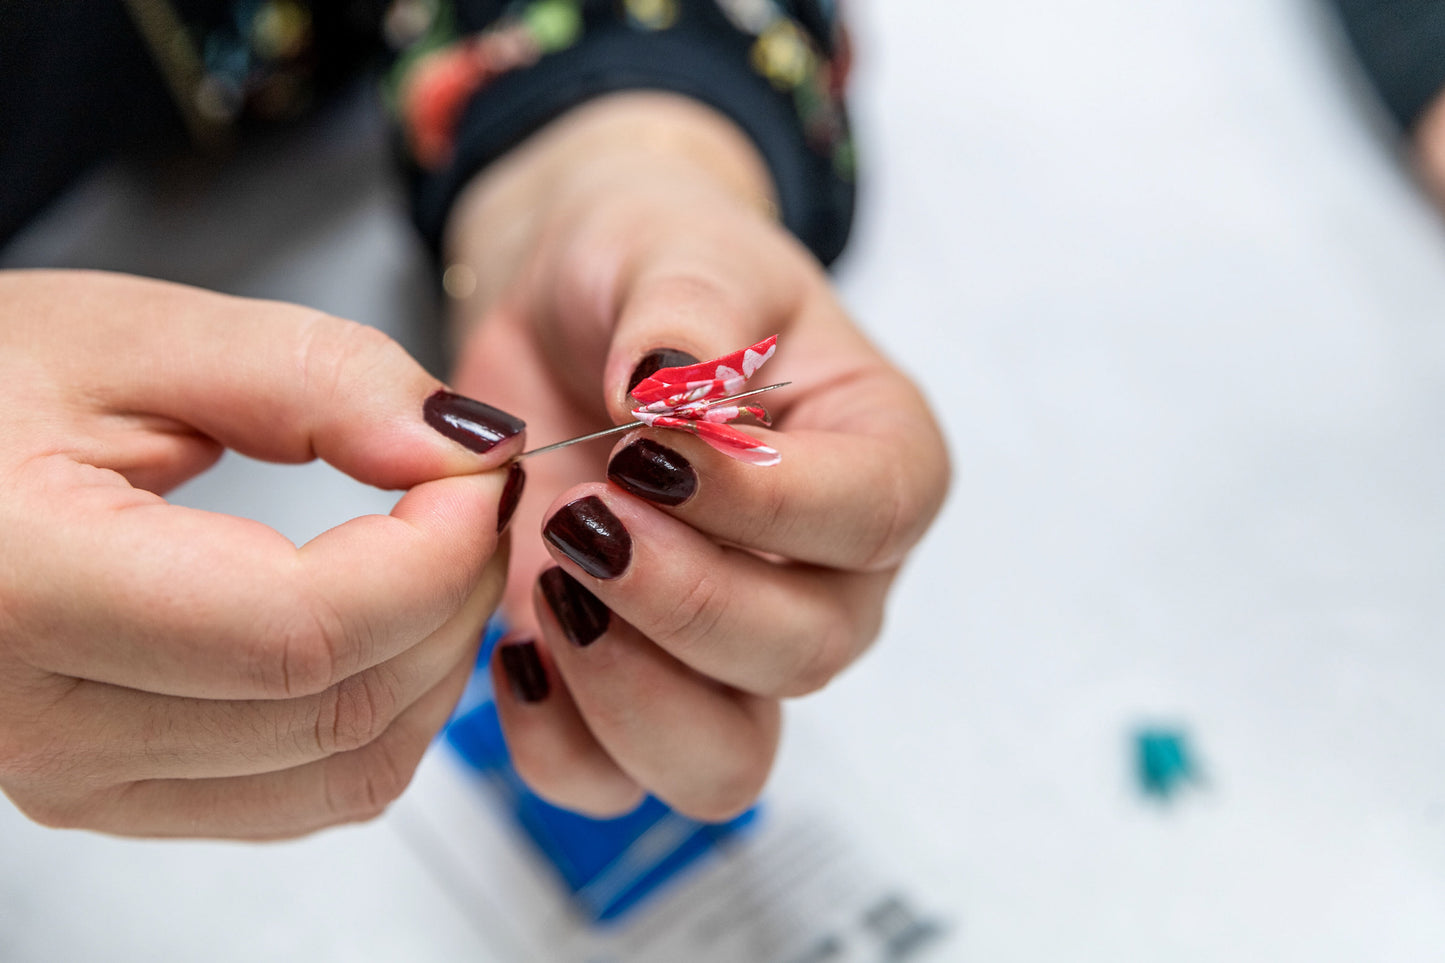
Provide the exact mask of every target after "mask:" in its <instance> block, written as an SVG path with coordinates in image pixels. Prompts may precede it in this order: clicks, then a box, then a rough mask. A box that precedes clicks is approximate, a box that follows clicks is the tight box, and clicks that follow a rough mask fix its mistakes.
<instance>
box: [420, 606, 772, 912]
mask: <svg viewBox="0 0 1445 963" xmlns="http://www.w3.org/2000/svg"><path fill="white" fill-rule="evenodd" d="M501 635H502V631H501V630H500V628H499V627H498V626H495V625H492V626H488V630H487V635H486V638H485V640H484V644H483V646H482V652H481V656H480V657H479V658H478V660H477V671H476V673H475V675H474V677H473V688H472V690H471V691H470V693H469V696H468V697H464V699H463V703H462V709H461V710H460V711H459V712H458V714H457V715H456V716H455V717H453V719H452V721H451V723H450V724H449V725H448V726H447V728H446V730H445V738H446V740H447V742H448V743H449V744H450V745H451V747H452V748H453V749H454V750H456V752H457V754H458V755H459V756H460V757H461V758H462V759H463V760H464V761H465V762H466V763H467V765H469V766H470V767H471V768H472V769H474V770H475V771H476V772H477V773H478V774H480V775H481V776H483V777H484V778H485V781H486V784H487V786H488V787H489V788H490V789H491V790H492V791H493V792H494V793H495V794H496V796H497V798H498V800H499V802H500V803H501V804H502V808H503V809H504V810H505V811H506V812H507V813H508V814H509V815H510V816H511V817H512V818H513V819H514V820H515V823H516V827H517V828H518V829H520V830H521V831H522V833H523V834H524V835H525V836H526V837H527V838H528V839H529V840H530V841H531V842H532V844H533V845H534V846H536V848H537V849H538V850H539V851H540V852H541V854H542V855H543V856H544V857H545V858H546V860H547V862H548V863H549V864H551V866H552V868H553V869H555V870H556V872H557V875H558V876H559V877H560V879H561V881H562V883H563V884H564V885H565V887H566V888H567V891H568V893H569V894H570V895H571V897H572V900H573V902H574V903H575V905H576V906H577V908H578V910H579V911H581V912H582V913H583V914H584V915H585V916H586V917H587V918H588V919H591V920H593V921H595V922H610V921H616V920H618V919H620V918H621V917H623V916H625V915H626V914H627V912H628V911H629V910H630V909H632V908H633V907H635V906H636V905H638V904H639V903H641V902H642V901H644V900H646V899H647V898H648V897H649V896H653V895H655V894H658V893H660V892H662V891H665V890H666V889H667V888H668V886H669V884H670V883H672V882H673V881H675V880H676V879H677V878H678V877H679V876H680V875H682V874H683V872H684V870H686V869H688V868H689V867H691V866H693V864H695V863H697V862H698V861H700V860H702V859H703V858H704V857H706V856H707V855H708V854H709V853H711V852H712V851H713V850H715V849H716V848H717V847H718V846H719V845H720V844H722V843H723V842H724V841H725V840H727V839H728V838H729V837H731V836H734V835H735V834H737V833H738V832H739V831H741V830H743V829H744V828H745V827H747V826H748V825H749V824H751V823H752V822H753V821H754V820H755V819H756V818H757V815H758V810H757V808H753V809H750V810H748V811H747V812H745V813H743V814H742V815H741V816H738V817H736V818H735V819H732V820H730V821H729V822H725V823H703V822H698V821H697V820H694V819H689V818H688V817H686V816H683V815H680V814H679V813H676V812H674V811H673V810H671V809H669V808H668V807H667V806H666V805H665V804H663V803H662V802H660V801H659V800H657V799H655V798H653V797H651V796H649V797H647V799H645V800H644V801H643V802H642V804H641V805H640V806H638V807H637V808H636V809H635V810H633V811H632V812H630V813H628V814H626V815H624V816H620V817H618V818H616V819H592V818H590V817H587V816H580V815H578V814H576V813H573V812H569V811H567V810H565V809H560V808H558V807H557V806H553V805H552V804H550V803H548V802H546V801H545V800H543V799H542V798H541V797H539V796H537V795H536V794H535V793H533V792H532V791H531V790H530V789H528V788H527V786H526V784H525V783H523V782H522V780H521V777H519V776H518V775H517V771H516V769H514V768H513V766H512V760H511V756H510V755H509V754H508V752H507V746H506V742H505V741H504V740H503V738H502V727H501V721H500V719H499V718H498V715H497V706H496V703H495V702H493V701H492V698H491V686H490V676H489V673H488V672H487V665H488V663H489V662H490V659H491V652H492V649H493V647H494V646H495V645H496V642H497V640H498V639H499V638H500V637H501Z"/></svg>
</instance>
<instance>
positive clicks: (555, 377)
mask: <svg viewBox="0 0 1445 963" xmlns="http://www.w3.org/2000/svg"><path fill="white" fill-rule="evenodd" d="M770 193H771V187H770V184H769V182H768V180H767V175H766V172H765V169H764V167H763V165H762V163H761V161H760V160H759V159H758V158H757V156H756V155H755V154H754V152H753V148H752V146H751V144H750V143H749V142H748V141H747V140H746V139H745V137H744V136H743V135H742V134H741V133H740V132H738V131H737V130H736V129H734V128H733V127H732V126H731V124H730V123H729V122H727V121H726V120H724V119H723V118H721V117H719V116H718V115H716V114H713V113H712V112H711V111H710V110H708V109H707V108H705V107H702V106H699V105H697V104H694V103H692V102H690V101H687V100H683V99H681V98H677V97H673V96H671V95H662V94H651V93H635V94H621V95H615V96H612V97H607V98H602V99H600V100H597V101H593V102H591V103H590V104H588V105H585V106H584V107H581V108H579V109H577V110H575V111H573V112H572V113H571V114H569V115H567V116H566V117H564V118H562V119H560V120H558V121H556V122H554V124H553V125H551V127H549V128H548V129H546V130H544V131H543V132H541V133H539V134H538V135H536V136H535V137H534V138H533V139H532V140H531V141H529V142H528V143H527V144H526V145H524V146H523V147H522V148H520V149H519V150H518V151H517V152H515V153H514V154H513V155H512V156H510V157H509V158H506V159H504V160H503V162H502V163H500V164H498V165H494V167H493V168H491V169H490V170H488V171H487V172H485V173H484V174H483V175H482V177H481V178H480V179H479V181H478V183H477V184H475V185H474V186H473V187H472V188H471V189H469V192H468V194H467V195H466V196H465V197H464V198H463V199H462V201H461V202H460V203H459V205H458V208H457V210H456V212H455V213H454V215H453V222H452V225H451V228H450V236H451V245H450V246H451V251H452V257H451V258H450V260H451V262H452V263H459V264H463V265H466V266H467V267H468V268H470V269H471V270H472V271H474V272H475V276H476V278H477V280H478V284H477V290H476V293H475V294H474V295H473V296H472V297H471V298H470V299H467V300H464V301H463V302H462V303H461V304H460V305H459V307H458V312H457V322H458V323H457V330H456V333H457V339H458V347H459V357H458V364H457V369H456V373H455V377H454V379H453V382H454V384H455V385H456V387H457V390H459V391H462V392H466V391H467V390H468V389H469V388H473V387H476V386H482V385H484V386H485V389H486V397H487V398H488V399H489V400H491V401H494V402H496V403H497V404H500V405H502V406H503V407H506V408H508V409H510V410H513V411H517V412H519V413H521V414H522V415H523V416H524V417H526V419H527V421H528V423H529V426H530V429H531V430H530V437H531V439H532V440H533V444H534V445H544V444H548V443H550V442H552V441H557V440H561V439H563V438H569V437H572V436H574V435H578V434H582V433H585V432H588V431H595V430H597V429H599V428H605V427H608V426H611V425H613V424H621V423H624V422H626V421H629V420H631V416H630V415H629V414H628V405H627V403H626V401H625V396H626V393H627V391H628V388H629V384H630V378H631V376H633V373H634V369H636V368H638V366H639V363H640V362H643V361H644V359H646V358H647V357H648V356H649V355H651V354H653V353H655V352H656V351H658V350H659V349H670V350H672V351H674V352H679V351H680V352H686V353H688V354H690V355H692V356H693V357H694V358H695V359H700V360H705V359H709V358H713V357H717V356H720V355H723V354H726V353H729V352H731V351H734V350H737V349H739V348H741V347H743V346H746V345H750V344H753V343H754V342H757V341H759V340H762V339H763V338H765V337H767V336H768V335H772V334H778V335H779V336H780V337H779V350H778V354H777V357H776V358H775V359H774V360H772V361H771V362H769V363H768V365H767V366H766V368H765V369H764V370H763V372H762V373H760V374H759V375H758V376H757V377H756V378H754V379H753V383H751V384H750V385H749V387H750V388H751V387H761V386H762V385H765V384H769V383H772V382H775V381H792V382H793V384H792V386H791V387H789V388H787V389H784V390H782V391H779V392H777V393H776V394H771V395H768V396H766V397H764V398H761V399H758V400H759V401H761V402H762V403H764V404H766V405H767V406H768V407H769V408H770V409H771V410H772V411H773V413H774V415H775V418H776V422H775V424H776V429H775V430H771V431H769V430H767V429H762V428H749V429H747V430H748V431H750V432H752V433H754V434H756V435H757V436H758V437H759V438H763V439H765V440H766V442H767V443H768V444H769V445H771V446H773V447H774V448H776V449H778V450H779V451H780V452H781V453H782V462H781V464H779V465H777V466H773V467H766V468H760V467H755V466H751V465H747V464H743V463H741V462H738V461H734V460H732V459H730V458H728V457H726V456H725V455H723V454H721V453H720V452H717V451H715V450H713V449H712V448H710V447H708V446H707V445H706V444H704V443H702V442H701V441H700V440H699V439H698V438H696V437H695V436H692V435H690V434H688V433H685V432H680V431H668V430H658V429H646V430H638V431H636V432H632V433H628V434H627V435H624V436H623V437H622V439H621V440H620V441H618V442H617V443H616V444H615V445H613V446H612V455H611V458H610V460H609V458H608V446H607V445H606V444H605V443H603V442H601V441H598V442H590V443H587V444H583V445H577V446H574V447H572V448H568V449H565V450H563V451H559V452H556V453H552V454H547V455H543V456H540V457H538V458H536V459H535V460H528V461H526V462H525V466H526V469H527V472H528V474H529V482H528V490H527V492H526V494H525V496H524V497H523V500H522V504H521V506H520V508H519V510H518V512H517V515H516V520H515V521H514V523H513V525H512V532H513V533H514V535H513V537H514V540H515V541H514V546H513V551H512V570H511V577H510V580H509V583H508V587H507V592H506V596H505V601H504V611H505V612H506V615H507V618H508V619H509V621H510V624H511V626H512V628H513V630H514V631H513V635H512V636H511V638H510V640H509V641H510V642H511V643H512V644H508V642H504V643H503V644H502V645H500V646H498V654H497V656H496V658H495V659H494V666H493V670H494V680H495V682H496V690H497V703H498V706H499V709H500V712H501V717H502V722H503V726H504V728H505V731H506V735H507V741H508V744H509V746H510V748H511V750H512V754H513V758H514V761H515V764H516V766H517V769H518V771H519V772H520V773H521V774H522V776H523V777H524V778H525V779H526V780H527V781H528V783H529V784H531V785H532V787H533V788H534V789H536V790H537V791H538V792H539V793H540V794H541V795H543V796H545V797H547V798H549V799H551V800H553V801H555V802H557V803H559V804H561V805H564V806H567V807H569V808H573V809H577V810H580V811H584V812H589V813H593V814H598V815H601V814H614V813H618V812H621V811H625V810H627V809H629V808H631V807H632V806H633V805H634V804H636V803H637V802H638V800H639V799H640V798H641V795H642V793H643V792H644V791H646V792H650V793H653V794H655V795H656V796H658V797H659V798H661V799H662V800H663V801H665V802H667V803H668V804H670V805H671V806H673V807H674V808H675V809H677V810H679V811H681V812H683V813H685V814H687V815H691V816H694V817H697V818H701V819H707V820H721V819H725V818H728V817H730V816H732V815H735V814H736V813H738V812H740V811H741V810H743V809H745V808H746V807H747V806H748V805H750V804H751V802H752V801H753V800H754V799H755V798H756V796H757V794H758V793H759V791H760V790H761V788H762V785H763V783H764V781H765V779H766V776H767V773H768V770H769V769H770V767H771V763H772V759H773V755H774V752H775V750H776V746H777V741H778V734H779V719H780V712H779V700H780V699H781V698H783V697H788V696H797V695H802V694H804V693H807V692H811V691H814V690H816V689H818V688H819V687H821V686H822V685H824V684H825V683H826V682H827V681H828V680H829V679H831V678H832V677H833V676H834V675H835V674H836V673H837V672H839V671H840V670H841V669H843V668H844V667H845V666H847V665H848V664H849V663H851V662H852V661H853V660H854V659H856V658H857V657H858V656H859V654H860V653H862V652H863V651H864V649H865V648H866V647H867V646H868V645H869V643H870V642H871V641H872V640H873V638H874V636H875V635H876V634H877V632H878V629H879V626H880V623H881V619H882V614H883V606H884V601H885V598H886V596H887V593H888V589H889V586H890V584H891V583H892V581H893V579H894V576H895V575H896V574H897V572H898V568H899V565H900V564H901V563H902V561H903V559H904V557H905V556H906V555H907V553H908V551H909V550H910V549H911V548H912V547H913V545H914V544H915V542H916V541H917V540H918V539H919V538H920V536H921V535H922V534H923V532H924V530H925V529H926V528H927V526H928V524H929V523H930V521H931V520H932V518H933V516H934V515H935V514H936V513H937V511H938V509H939V507H940V505H941V503H942V500H943V497H944V493H945V491H946V488H947V482H948V461H947V455H946V452H945V450H944V444H943V440H942V437H941V434H940V432H939V430H938V427H937V425H936V423H935V421H934V419H933V417H932V415H931V414H930V412H929V410H928V407H927V404H926V403H925V401H924V400H923V398H922V396H921V394H920V393H919V392H918V390H917V389H916V388H915V387H914V386H913V384H912V383H910V381H909V380H908V379H907V377H906V376H904V375H903V374H902V373H901V372H900V371H899V370H898V369H897V368H895V367H894V366H893V365H892V364H890V363H889V362H888V360H887V359H885V358H884V357H883V356H882V355H881V354H880V353H879V352H878V351H877V349H876V348H874V347H873V346H872V345H871V344H870V343H869V342H868V341H867V340H866V338H865V337H864V336H863V335H862V333H861V332H860V331H859V330H858V329H857V327H856V326H855V325H854V324H853V323H852V322H851V321H850V320H849V319H848V317H847V315H846V314H845V312H844V310H843V308H842V307H841V306H840V304H839V303H838V300H837V298H836V297H835V296H834V294H833V292H832V290H831V288H830V286H829V283H828V280H827V277H826V275H825V274H824V272H823V271H822V269H821V268H820V266H819V265H818V264H817V262H816V261H815V260H814V259H813V258H812V256H811V255H810V254H809V253H808V252H807V251H806V250H805V249H803V248H802V247H801V246H800V245H799V244H798V243H797V242H796V241H794V240H793V239H792V238H791V237H790V236H789V235H787V234H786V232H785V231H783V229H782V228H781V227H779V226H778V225H777V224H776V223H774V222H773V221H772V220H771V219H769V218H768V217H767V216H766V215H765V214H764V213H763V210H762V209H763V208H764V206H765V203H764V202H765V199H766V198H767V197H768V196H769V195H770ZM669 363H674V364H675V363H678V362H677V361H676V360H673V361H671V362H669ZM603 477H608V478H609V479H610V483H608V482H602V481H597V480H596V479H601V478H603ZM544 521H545V531H546V535H547V537H546V538H545V539H544V538H539V537H538V535H537V533H538V531H539V529H543V527H544ZM554 566H556V567H560V573H558V572H557V571H556V569H554V568H553V567H554ZM544 570H546V571H544ZM539 573H541V578H540V585H539ZM525 638H535V640H536V647H535V649H530V648H527V647H525V646H521V647H519V646H517V645H516V644H515V643H516V641H517V640H520V639H525ZM504 662H510V663H511V675H512V678H510V679H509V673H508V670H507V667H506V666H505V665H503V663H504ZM517 675H521V676H522V677H524V678H527V679H530V682H529V683H528V684H523V685H513V684H510V683H513V682H515V680H516V676H517ZM544 689H545V690H548V691H547V692H546V694H545V695H543V696H542V697H541V698H533V699H532V701H528V699H527V698H523V697H522V696H530V697H536V696H538V695H539V694H540V693H541V692H542V691H543V690H544Z"/></svg>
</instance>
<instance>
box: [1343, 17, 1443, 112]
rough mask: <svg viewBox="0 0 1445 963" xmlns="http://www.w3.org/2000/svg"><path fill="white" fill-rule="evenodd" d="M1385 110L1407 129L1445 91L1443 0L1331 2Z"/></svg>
mask: <svg viewBox="0 0 1445 963" xmlns="http://www.w3.org/2000/svg"><path fill="white" fill-rule="evenodd" d="M1333 2H1334V4H1335V6H1336V7H1338V8H1339V12H1340V17H1341V19H1342V20H1343V21H1344V26H1345V30H1346V32H1347V33H1348V34H1349V37H1350V42H1351V43H1352V44H1353V46H1354V48H1355V52H1356V53H1357V54H1358V55H1359V58H1360V61H1361V62H1362V63H1363V64H1364V67H1365V72H1366V73H1368V74H1369V76H1370V79H1371V81H1373V82H1374V85H1375V88H1376V89H1377V90H1378V91H1379V93H1380V97H1381V99H1382V100H1384V102H1385V106H1386V107H1388V108H1389V109H1390V113H1392V114H1394V116H1395V119H1396V120H1397V121H1399V123H1400V126H1401V127H1403V128H1405V129H1406V130H1411V129H1413V128H1414V126H1415V125H1416V124H1417V123H1418V122H1419V120H1420V117H1421V115H1422V114H1423V113H1424V112H1425V108H1426V107H1428V106H1429V105H1430V102H1431V101H1432V100H1434V99H1435V97H1436V95H1438V94H1439V93H1440V92H1441V91H1442V89H1445V0H1333Z"/></svg>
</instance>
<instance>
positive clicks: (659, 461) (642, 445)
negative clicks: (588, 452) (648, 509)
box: [607, 438, 697, 505]
mask: <svg viewBox="0 0 1445 963" xmlns="http://www.w3.org/2000/svg"><path fill="white" fill-rule="evenodd" d="M607 477H608V478H610V479H611V480H612V481H613V482H615V483H616V484H618V485H619V486H621V487H622V488H624V489H626V490H627V491H629V492H631V493H632V494H634V495H636V496H637V497H638V498H645V499H647V500H648V501H650V502H655V503H656V504H658V505H681V504H682V503H683V502H685V501H687V500H688V499H689V498H691V497H692V496H693V494H694V493H695V492H696V491H697V472H696V471H694V470H693V467H692V465H691V464H690V463H689V462H688V460H687V459H686V458H684V457H682V456H681V455H679V454H678V453H677V452H675V451H673V450H672V449H671V448H667V447H665V446H663V445H659V444H658V443H657V442H655V441H653V440H651V439H650V438H639V439H638V440H637V441H634V442H633V443H632V444H630V445H628V446H627V447H626V448H624V449H622V450H621V451H619V452H618V453H617V454H616V455H614V456H612V461H611V462H609V463H608V465H607Z"/></svg>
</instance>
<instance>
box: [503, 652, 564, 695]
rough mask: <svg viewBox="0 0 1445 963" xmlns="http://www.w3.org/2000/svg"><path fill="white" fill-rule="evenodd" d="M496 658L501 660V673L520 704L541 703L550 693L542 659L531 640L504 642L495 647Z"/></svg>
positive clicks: (549, 684)
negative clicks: (504, 674) (505, 677)
mask: <svg viewBox="0 0 1445 963" xmlns="http://www.w3.org/2000/svg"><path fill="white" fill-rule="evenodd" d="M497 655H498V658H500V659H501V660H502V671H503V672H504V673H506V676H507V683H508V685H510V686H511V688H512V694H513V695H515V696H516V697H517V698H518V699H520V700H521V701H522V702H541V701H542V700H543V699H545V698H547V694H548V693H549V692H551V691H552V683H551V682H549V681H548V679H547V670H546V669H545V668H543V667H542V657H541V656H540V655H538V654H537V643H536V642H533V641H532V640H531V639H528V640H526V641H525V642H505V643H503V644H502V645H500V646H498V647H497Z"/></svg>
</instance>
